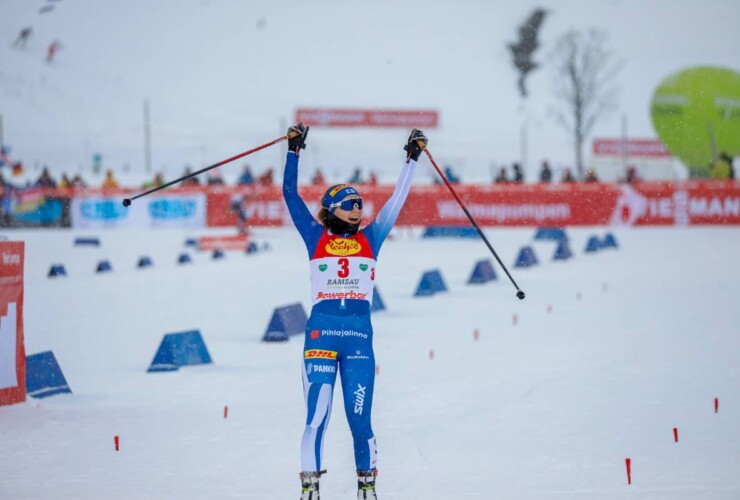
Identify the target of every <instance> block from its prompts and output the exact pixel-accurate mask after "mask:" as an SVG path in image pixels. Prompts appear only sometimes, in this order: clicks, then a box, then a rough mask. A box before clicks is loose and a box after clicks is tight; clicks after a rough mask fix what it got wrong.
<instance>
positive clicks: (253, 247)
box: [247, 241, 259, 253]
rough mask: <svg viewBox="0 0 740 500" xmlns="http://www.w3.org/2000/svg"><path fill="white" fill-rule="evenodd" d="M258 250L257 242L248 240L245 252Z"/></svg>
mask: <svg viewBox="0 0 740 500" xmlns="http://www.w3.org/2000/svg"><path fill="white" fill-rule="evenodd" d="M257 252H259V247H258V246H257V243H255V242H254V241H250V242H249V245H247V253H257Z"/></svg>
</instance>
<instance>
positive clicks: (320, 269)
mask: <svg viewBox="0 0 740 500" xmlns="http://www.w3.org/2000/svg"><path fill="white" fill-rule="evenodd" d="M328 267H329V266H327V265H326V264H319V271H321V272H322V273H323V272H324V271H326V269H327V268H328Z"/></svg>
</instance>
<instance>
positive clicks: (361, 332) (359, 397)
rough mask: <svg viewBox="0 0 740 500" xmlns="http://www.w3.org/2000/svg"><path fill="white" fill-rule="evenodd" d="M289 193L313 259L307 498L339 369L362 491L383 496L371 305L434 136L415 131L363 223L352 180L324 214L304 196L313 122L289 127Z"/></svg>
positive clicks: (331, 194) (306, 369) (304, 459)
mask: <svg viewBox="0 0 740 500" xmlns="http://www.w3.org/2000/svg"><path fill="white" fill-rule="evenodd" d="M295 133H297V134H298V135H296V136H295V137H294V138H292V139H289V140H288V149H289V151H288V158H287V161H286V164H285V175H284V177H283V196H284V197H285V201H286V203H287V205H288V210H289V211H290V216H291V217H292V219H293V223H294V224H295V226H296V228H297V229H298V232H299V233H300V234H301V236H302V237H303V241H304V243H305V244H306V248H307V250H308V258H309V260H310V264H311V299H312V301H313V308H312V309H311V317H310V318H308V323H307V325H306V337H305V342H304V349H303V351H304V352H303V358H304V359H303V392H304V396H305V400H306V409H307V413H308V415H307V417H306V429H305V431H304V433H303V439H302V441H301V467H302V472H301V474H300V478H301V486H302V494H301V500H319V478H320V477H321V474H322V473H324V472H326V471H323V470H321V465H322V464H321V458H322V452H323V440H324V435H325V433H326V427H327V425H328V423H329V416H330V415H331V403H332V396H333V393H334V382H335V381H336V378H337V370H338V371H339V374H340V375H341V377H342V392H343V395H344V411H345V413H346V415H347V421H348V422H349V426H350V429H351V431H352V439H353V441H354V450H355V465H356V467H357V498H358V499H376V498H377V496H376V494H375V476H376V469H375V465H376V459H377V452H376V448H375V435H374V434H373V430H372V427H371V425H370V412H371V410H372V399H373V386H374V382H375V356H374V354H373V328H372V325H371V324H370V305H371V301H372V298H373V286H374V280H375V265H376V261H377V258H378V252H379V251H380V247H381V246H382V244H383V241H384V240H385V238H386V236H388V233H389V232H390V230H391V228H392V227H393V224H394V222H395V221H396V218H397V217H398V213H399V211H400V210H401V207H402V206H403V203H404V201H405V200H406V196H407V195H408V192H409V188H410V186H411V179H412V177H413V175H414V169H415V166H416V161H417V160H418V159H419V155H420V154H421V152H422V151H423V149H424V148H425V147H426V144H427V142H428V141H427V138H426V137H425V136H424V133H423V132H422V131H420V130H416V129H414V130H412V131H411V135H410V136H409V139H408V143H407V144H406V146H405V147H404V149H405V150H406V152H407V156H406V161H405V163H404V165H403V168H402V169H401V176H400V177H399V179H398V182H397V184H396V188H395V190H394V191H393V195H392V196H391V197H390V199H389V200H388V201H387V202H386V203H385V205H384V206H383V208H382V209H381V210H380V212H378V215H377V217H376V218H375V220H374V221H373V222H372V223H371V224H369V225H368V226H366V227H365V228H363V229H362V230H360V221H361V220H362V198H361V197H360V194H359V193H358V192H357V190H356V189H355V188H353V187H351V186H349V185H347V184H338V185H336V186H332V187H330V188H329V189H328V190H327V191H326V193H324V196H322V198H321V209H320V210H319V213H318V221H317V220H316V219H314V217H313V216H312V215H311V213H310V211H309V210H308V208H307V207H306V205H305V203H304V202H303V200H302V199H301V198H300V196H299V195H298V156H299V153H300V150H301V149H302V148H305V141H306V137H307V135H308V127H305V126H304V125H303V124H298V125H294V126H292V127H290V128H289V129H288V135H289V136H290V135H293V134H295Z"/></svg>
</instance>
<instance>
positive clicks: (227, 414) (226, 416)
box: [224, 405, 229, 418]
mask: <svg viewBox="0 0 740 500" xmlns="http://www.w3.org/2000/svg"><path fill="white" fill-rule="evenodd" d="M228 417H229V405H226V406H224V418H228Z"/></svg>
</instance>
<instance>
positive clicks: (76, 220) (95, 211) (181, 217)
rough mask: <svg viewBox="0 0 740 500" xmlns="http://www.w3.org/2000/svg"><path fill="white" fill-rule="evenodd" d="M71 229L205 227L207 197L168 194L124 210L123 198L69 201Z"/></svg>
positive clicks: (136, 202)
mask: <svg viewBox="0 0 740 500" xmlns="http://www.w3.org/2000/svg"><path fill="white" fill-rule="evenodd" d="M70 210H71V214H70V215H71V218H72V227H74V228H80V229H86V228H105V227H110V228H128V227H136V228H141V227H188V228H199V227H204V226H205V224H206V195H205V194H202V193H197V194H171V195H161V196H152V197H149V198H144V199H140V200H136V201H134V202H133V203H132V204H131V205H130V206H129V207H124V206H123V203H122V198H118V197H117V198H106V197H102V196H92V197H81V198H74V199H72V205H71V207H70Z"/></svg>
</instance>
